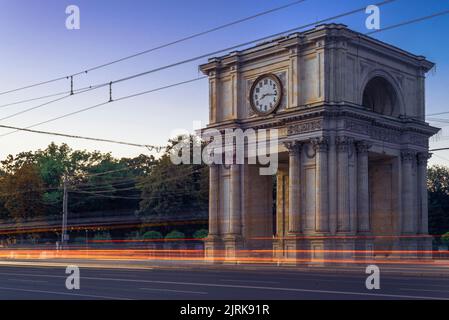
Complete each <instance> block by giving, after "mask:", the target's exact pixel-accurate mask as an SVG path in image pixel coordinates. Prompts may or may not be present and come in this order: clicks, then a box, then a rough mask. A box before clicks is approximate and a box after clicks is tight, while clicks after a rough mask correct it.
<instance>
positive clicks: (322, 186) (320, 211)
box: [311, 137, 329, 232]
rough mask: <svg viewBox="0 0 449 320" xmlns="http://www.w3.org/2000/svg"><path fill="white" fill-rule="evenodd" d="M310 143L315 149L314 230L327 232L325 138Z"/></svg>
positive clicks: (327, 199)
mask: <svg viewBox="0 0 449 320" xmlns="http://www.w3.org/2000/svg"><path fill="white" fill-rule="evenodd" d="M311 143H312V145H313V147H314V149H315V165H316V168H315V170H316V171H315V174H316V214H315V230H316V231H317V232H328V231H329V190H328V170H327V169H328V168H327V166H328V161H327V156H328V150H329V140H328V138H327V137H321V138H314V139H312V140H311Z"/></svg>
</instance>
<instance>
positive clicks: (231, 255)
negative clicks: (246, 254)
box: [223, 235, 243, 263]
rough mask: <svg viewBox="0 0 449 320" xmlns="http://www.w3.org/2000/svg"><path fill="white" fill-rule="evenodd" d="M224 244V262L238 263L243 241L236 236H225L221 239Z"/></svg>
mask: <svg viewBox="0 0 449 320" xmlns="http://www.w3.org/2000/svg"><path fill="white" fill-rule="evenodd" d="M223 242H224V254H225V257H224V261H225V262H228V263H238V262H239V261H238V258H239V257H241V256H242V255H241V252H240V251H241V250H242V249H243V239H242V237H241V236H238V235H227V236H225V237H224V238H223Z"/></svg>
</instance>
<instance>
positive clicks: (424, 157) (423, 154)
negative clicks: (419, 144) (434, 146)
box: [417, 152, 432, 166]
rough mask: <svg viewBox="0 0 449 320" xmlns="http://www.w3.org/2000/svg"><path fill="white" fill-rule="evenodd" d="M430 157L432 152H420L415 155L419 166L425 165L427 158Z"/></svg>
mask: <svg viewBox="0 0 449 320" xmlns="http://www.w3.org/2000/svg"><path fill="white" fill-rule="evenodd" d="M431 157H432V154H431V153H429V152H420V153H418V155H417V158H418V165H420V166H427V160H429V159H430V158H431Z"/></svg>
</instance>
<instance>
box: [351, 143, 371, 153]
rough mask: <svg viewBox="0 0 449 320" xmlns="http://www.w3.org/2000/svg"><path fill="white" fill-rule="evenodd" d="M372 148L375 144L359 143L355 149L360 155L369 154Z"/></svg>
mask: <svg viewBox="0 0 449 320" xmlns="http://www.w3.org/2000/svg"><path fill="white" fill-rule="evenodd" d="M372 146H373V144H372V143H370V142H368V141H357V142H356V143H355V148H356V150H357V153H359V154H365V153H368V151H369V149H370V148H371V147H372Z"/></svg>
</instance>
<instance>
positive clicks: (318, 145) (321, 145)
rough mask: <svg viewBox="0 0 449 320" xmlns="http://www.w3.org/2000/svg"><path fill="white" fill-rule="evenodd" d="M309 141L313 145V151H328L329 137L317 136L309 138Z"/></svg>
mask: <svg viewBox="0 0 449 320" xmlns="http://www.w3.org/2000/svg"><path fill="white" fill-rule="evenodd" d="M310 143H311V144H312V146H313V149H314V150H315V152H327V151H329V138H328V137H319V138H312V139H310Z"/></svg>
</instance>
